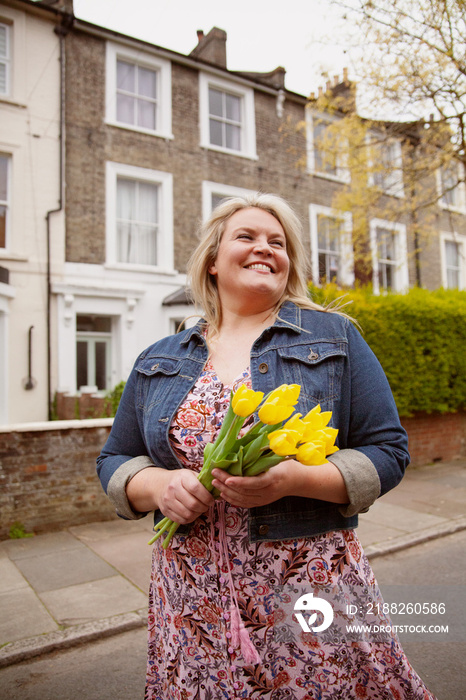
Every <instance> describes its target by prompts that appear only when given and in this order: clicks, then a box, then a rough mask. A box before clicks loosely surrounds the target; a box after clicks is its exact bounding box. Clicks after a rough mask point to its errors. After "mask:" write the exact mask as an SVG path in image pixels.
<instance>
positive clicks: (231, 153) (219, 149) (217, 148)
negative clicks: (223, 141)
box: [201, 143, 259, 160]
mask: <svg viewBox="0 0 466 700" xmlns="http://www.w3.org/2000/svg"><path fill="white" fill-rule="evenodd" d="M201 148H204V149H205V150H206V151H215V152H217V153H226V154H227V155H229V156H238V157H239V158H247V159H248V160H259V156H258V155H257V154H256V153H247V152H246V151H233V150H231V149H230V148H222V146H212V145H211V144H206V143H201Z"/></svg>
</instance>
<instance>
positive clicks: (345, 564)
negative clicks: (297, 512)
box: [145, 362, 435, 700]
mask: <svg viewBox="0 0 466 700" xmlns="http://www.w3.org/2000/svg"><path fill="white" fill-rule="evenodd" d="M241 383H246V384H247V385H248V386H250V383H251V382H250V374H249V370H245V371H244V372H243V373H242V374H241V376H240V377H238V378H237V380H236V381H235V382H234V383H233V385H232V386H226V385H225V386H224V385H223V384H222V383H221V382H220V380H219V379H218V377H217V376H216V374H215V371H214V369H213V367H212V366H211V365H210V364H209V362H208V363H207V365H206V367H205V369H204V371H203V372H202V374H201V376H200V377H199V379H198V381H197V383H196V384H195V386H194V387H193V389H192V391H191V393H190V394H189V395H188V396H187V398H186V400H185V402H184V403H183V404H182V406H181V407H180V408H179V410H178V412H177V415H176V417H175V420H174V422H173V424H172V426H171V430H170V437H171V441H172V447H173V449H174V450H175V452H176V454H177V456H178V458H179V459H180V461H181V462H182V463H183V464H184V465H185V467H186V468H188V469H193V470H196V471H199V470H200V468H201V465H202V455H203V450H204V446H205V445H206V443H207V442H211V441H213V440H214V439H215V436H216V434H217V432H218V430H219V428H220V425H221V423H222V420H223V417H224V415H225V413H226V410H227V408H228V404H229V400H230V391H231V389H233V390H236V389H237V388H238V386H239V385H240V384H241ZM310 468H311V467H310ZM162 539H163V538H162ZM162 539H159V540H157V541H156V542H155V544H154V550H153V562H152V576H151V584H150V593H149V645H148V666H147V680H146V695H145V700H239V699H240V698H241V699H244V698H248V699H252V700H259V699H261V700H336V699H341V700H352V699H355V700H356V699H359V698H368V699H370V700H408V699H409V700H411V699H413V700H421V699H422V700H435V698H434V696H433V695H432V694H431V693H430V692H429V691H428V690H427V689H426V687H425V686H424V684H423V682H422V681H421V679H420V678H419V676H418V675H417V674H416V673H415V671H414V670H413V669H412V667H411V666H410V664H409V661H408V660H407V658H406V656H405V654H404V652H403V650H402V648H401V646H400V644H399V641H398V639H397V637H396V635H395V633H393V632H392V631H391V630H390V632H388V633H387V632H386V631H385V632H381V631H380V630H381V629H383V628H385V629H390V628H389V624H390V623H389V620H388V618H386V617H384V616H383V615H382V614H380V613H379V614H377V615H374V614H373V613H374V611H380V610H381V603H382V602H383V601H382V598H381V596H380V592H379V590H378V586H377V583H376V581H375V579H374V574H373V572H372V570H371V567H370V565H369V562H368V560H367V559H366V557H365V555H364V553H363V551H362V548H361V545H360V543H359V540H358V538H357V535H356V533H355V532H354V530H347V531H334V532H329V533H327V534H325V535H319V536H316V537H310V538H302V539H296V540H287V541H283V542H272V543H267V542H257V543H251V542H249V539H248V518H247V509H244V508H238V507H235V506H231V505H230V504H228V503H225V502H223V501H217V502H216V503H215V505H214V506H212V507H211V508H210V510H209V511H208V512H207V513H205V514H203V515H202V516H200V517H199V518H198V519H197V520H196V521H195V522H194V523H193V525H192V527H191V530H190V532H189V534H188V535H181V534H178V533H177V534H175V536H174V537H173V539H172V541H171V545H170V546H169V547H168V549H166V550H164V549H163V548H162ZM303 592H304V593H309V592H310V593H311V594H313V595H314V596H319V597H323V598H327V599H329V600H330V601H331V604H332V608H333V609H334V611H335V613H334V619H333V622H332V624H331V625H330V626H329V627H328V628H327V629H325V630H323V631H321V632H318V631H312V628H310V627H309V626H308V629H311V631H309V632H308V631H303V629H302V627H301V626H300V625H299V624H298V622H297V621H296V618H295V616H294V615H293V605H294V603H295V602H296V600H297V599H298V597H299V596H300V595H301V594H302V593H303ZM355 603H356V604H355ZM351 606H353V607H351ZM363 606H364V608H365V610H368V609H369V610H370V612H371V614H372V617H371V619H370V620H369V621H370V622H371V624H372V627H370V628H368V630H369V631H367V630H365V631H364V632H361V631H359V632H351V631H349V632H348V627H347V625H348V624H349V623H351V622H354V619H352V618H351V614H350V612H351V611H352V610H354V609H355V608H358V609H361V608H362V607H363ZM238 612H239V614H240V622H241V627H242V632H241V639H239V638H238V634H237V629H234V628H233V624H232V622H233V620H232V618H233V617H235V616H236V615H237V613H238ZM318 618H319V619H318V623H320V614H319V615H318ZM308 619H309V624H311V618H310V617H309V618H308ZM365 621H366V622H367V616H366V619H365ZM376 623H377V624H376ZM314 629H316V628H315V627H314ZM372 629H375V630H377V631H372ZM251 654H252V657H255V661H256V662H257V663H256V662H251V658H252V657H251Z"/></svg>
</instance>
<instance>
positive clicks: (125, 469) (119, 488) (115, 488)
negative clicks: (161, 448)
mask: <svg viewBox="0 0 466 700" xmlns="http://www.w3.org/2000/svg"><path fill="white" fill-rule="evenodd" d="M153 466H155V465H154V464H153V462H152V461H151V460H150V458H149V457H147V456H145V455H141V457H134V458H133V459H129V460H128V461H127V462H124V464H122V465H121V466H120V467H118V469H117V470H116V472H115V473H114V474H113V476H112V477H111V479H110V481H109V482H108V488H107V496H108V498H109V500H110V502H111V503H112V504H113V505H114V506H115V510H116V512H117V514H118V515H119V516H120V517H121V518H125V519H126V520H140V519H141V518H144V517H145V516H146V515H147V513H138V511H135V510H133V509H132V508H131V505H130V503H129V501H128V496H127V495H126V486H127V484H128V482H129V481H131V479H132V478H133V476H135V474H137V473H138V472H140V471H142V470H143V469H148V468H149V467H153Z"/></svg>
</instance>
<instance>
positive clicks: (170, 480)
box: [126, 467, 214, 525]
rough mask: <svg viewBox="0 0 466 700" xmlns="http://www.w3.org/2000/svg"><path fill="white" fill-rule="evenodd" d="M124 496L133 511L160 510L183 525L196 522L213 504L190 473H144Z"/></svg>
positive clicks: (154, 470) (156, 469)
mask: <svg viewBox="0 0 466 700" xmlns="http://www.w3.org/2000/svg"><path fill="white" fill-rule="evenodd" d="M126 495H127V497H128V500H129V502H130V504H131V506H132V508H133V509H134V510H136V511H139V512H141V513H144V512H148V511H151V510H156V509H159V510H160V511H161V512H162V513H163V515H164V516H166V517H168V518H170V519H171V520H173V521H174V522H177V523H180V524H182V525H185V524H186V523H191V522H192V521H193V520H196V518H197V517H198V516H199V515H200V514H201V513H204V512H205V511H206V510H208V508H209V507H210V506H211V505H212V504H213V503H214V497H213V496H212V494H211V493H210V492H209V491H208V490H207V489H206V488H205V487H204V486H203V485H202V484H201V482H200V481H199V480H198V478H197V476H196V474H195V473H194V472H192V471H191V470H189V469H173V470H170V469H161V468H160V467H148V468H147V469H143V470H142V471H140V472H138V473H137V474H135V475H134V476H133V478H132V479H131V481H129V483H128V484H127V486H126Z"/></svg>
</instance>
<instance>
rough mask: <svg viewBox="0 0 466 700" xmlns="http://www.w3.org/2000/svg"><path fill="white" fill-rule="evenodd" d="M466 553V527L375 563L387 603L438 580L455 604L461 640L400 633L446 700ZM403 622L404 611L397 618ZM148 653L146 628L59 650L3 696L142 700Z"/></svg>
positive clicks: (452, 697) (459, 660)
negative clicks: (426, 639) (427, 639)
mask: <svg viewBox="0 0 466 700" xmlns="http://www.w3.org/2000/svg"><path fill="white" fill-rule="evenodd" d="M465 551H466V531H464V532H460V533H457V534H455V535H450V536H448V537H443V538H441V539H438V540H434V541H432V542H427V543H425V544H423V545H418V546H417V547H413V548H411V549H408V550H404V551H402V552H398V553H395V554H390V555H387V556H384V557H380V558H377V559H374V560H373V561H372V566H373V569H374V572H375V574H376V576H377V579H378V581H379V584H380V587H381V589H382V592H383V594H384V597H385V600H386V601H387V602H388V601H389V598H388V595H390V596H391V598H390V602H393V601H394V598H393V592H395V594H396V595H397V596H398V597H399V595H400V591H401V593H402V594H406V593H407V594H408V595H409V597H410V598H412V597H413V595H414V594H415V592H416V591H421V592H422V596H423V597H424V598H426V596H427V595H428V594H429V590H430V588H426V586H427V587H430V586H433V587H434V588H435V591H437V592H438V590H440V595H443V593H442V591H444V592H445V598H446V599H447V603H448V606H449V607H450V608H453V609H454V610H453V613H454V614H453V624H452V625H451V628H452V635H453V638H454V641H449V636H450V637H451V635H428V637H429V641H425V639H424V638H423V636H421V638H420V639H418V638H417V637H415V635H410V634H407V635H400V636H401V639H402V644H403V647H404V649H405V651H406V653H407V656H408V658H409V660H410V661H411V663H412V665H413V667H414V668H415V669H416V671H417V672H418V673H419V675H420V676H421V677H422V678H423V680H424V681H425V683H426V684H427V686H428V687H429V689H430V690H431V691H432V692H433V693H434V694H435V695H436V696H437V699H438V700H462V698H466V691H465V682H464V675H465V670H466V661H465V659H466V625H462V623H461V619H460V618H461V614H462V615H463V618H464V611H465V610H466V585H465V584H464V581H465V580H466V563H465V562H466V558H465V556H464V552H465ZM426 591H427V593H426ZM387 594H388V595H387ZM447 594H448V595H447ZM426 599H427V598H426ZM413 602H416V601H413ZM418 602H419V601H418ZM421 602H425V601H424V600H422V601H421ZM455 611H457V612H455ZM451 620H452V616H451V615H450V617H449V621H450V623H451ZM402 621H404V620H403V619H401V620H400V618H399V617H398V618H397V620H396V623H397V624H398V623H401V622H402ZM444 621H445V620H444V618H443V616H442V622H444ZM394 622H395V620H394ZM424 637H425V635H424ZM145 657H146V630H145V629H144V628H141V629H138V630H133V631H131V632H126V633H124V634H119V635H116V636H114V637H109V638H107V639H103V640H100V641H98V642H94V643H92V644H87V645H84V646H80V647H75V648H72V649H68V650H64V651H60V652H55V653H53V654H49V655H47V656H44V657H42V658H39V659H36V660H32V661H29V662H23V663H21V664H17V665H15V666H10V667H7V668H5V669H2V670H0V699H1V700H57V698H59V699H60V700H76V698H82V699H83V700H142V698H143V696H144V674H145V661H146V659H145Z"/></svg>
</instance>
